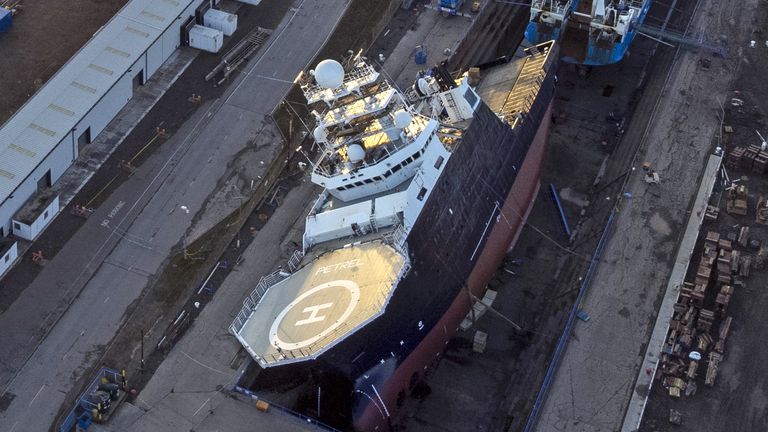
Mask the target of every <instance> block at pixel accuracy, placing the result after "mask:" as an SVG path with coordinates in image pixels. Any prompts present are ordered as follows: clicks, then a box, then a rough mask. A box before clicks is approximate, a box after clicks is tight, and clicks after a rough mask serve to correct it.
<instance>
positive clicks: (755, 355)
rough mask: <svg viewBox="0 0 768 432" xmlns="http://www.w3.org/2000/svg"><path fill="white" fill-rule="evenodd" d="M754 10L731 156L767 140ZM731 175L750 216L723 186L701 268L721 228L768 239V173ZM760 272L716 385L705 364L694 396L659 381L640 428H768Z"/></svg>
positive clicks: (737, 298) (766, 306) (737, 310)
mask: <svg viewBox="0 0 768 432" xmlns="http://www.w3.org/2000/svg"><path fill="white" fill-rule="evenodd" d="M753 7H754V6H753ZM752 11H753V13H752V14H751V17H750V19H748V20H747V21H746V22H747V25H746V29H747V30H751V31H752V33H751V35H750V36H751V38H749V39H756V40H757V44H756V45H757V46H756V48H754V49H751V48H748V44H749V40H746V38H745V39H742V40H741V44H740V47H739V48H741V49H740V50H738V51H737V52H738V53H739V54H740V55H739V57H738V58H739V63H740V65H739V67H738V68H736V71H737V73H736V74H735V77H734V78H735V79H734V81H733V82H732V83H731V84H730V86H729V88H728V90H730V92H728V93H726V94H725V95H724V97H723V98H722V101H723V103H724V107H725V113H726V115H725V120H724V123H723V124H724V125H726V126H731V127H732V128H733V132H732V133H723V141H722V144H723V146H724V148H725V149H726V151H730V149H732V148H734V147H737V146H739V147H746V146H748V145H750V144H753V145H759V144H760V138H759V137H758V135H757V134H756V133H755V130H757V131H760V132H761V133H763V136H765V133H764V132H763V131H765V130H766V127H767V126H768V89H766V87H765V85H764V81H763V77H762V74H761V73H760V72H759V71H761V70H764V68H766V67H768V47H766V46H765V41H764V40H761V39H759V38H758V35H759V33H754V30H755V29H759V28H761V27H762V23H764V22H765V20H766V17H768V8H767V7H766V5H765V4H764V3H759V4H758V5H757V6H756V8H754V9H752ZM702 73H706V72H702ZM734 97H735V98H738V99H741V100H743V101H744V105H743V106H742V107H734V106H732V105H731V104H730V101H731V98H734ZM727 171H728V175H729V177H730V178H731V179H741V184H746V185H747V186H748V188H749V198H748V214H747V215H746V216H740V215H730V214H728V213H727V212H726V211H725V197H724V196H723V197H722V198H720V197H721V191H722V187H721V188H719V189H716V192H715V193H714V194H713V195H712V198H711V200H710V203H711V204H712V205H719V206H720V208H721V211H720V216H719V218H718V220H717V221H715V222H705V223H704V225H703V226H702V228H701V232H700V239H699V244H698V246H697V248H696V249H695V250H694V252H693V263H694V264H696V263H698V257H699V256H700V253H701V252H700V250H701V237H702V236H704V235H706V233H707V231H717V232H719V233H720V234H721V236H727V235H729V234H732V233H733V232H734V231H735V228H734V227H735V226H737V225H738V226H749V227H750V239H755V240H758V241H762V242H766V241H768V230H767V229H766V227H765V226H763V225H760V224H756V223H755V205H756V203H757V199H758V198H759V197H760V196H763V195H766V194H768V179H767V178H766V176H765V174H758V173H754V172H752V171H751V170H743V169H727ZM736 249H738V250H740V251H741V252H742V253H743V254H745V255H752V256H753V257H754V256H755V250H753V249H751V248H743V247H740V246H738V245H737V247H736ZM694 268H695V265H694V266H692V268H691V269H689V273H690V271H693V269H694ZM752 268H753V270H752V272H751V274H750V276H749V277H747V278H742V280H743V282H744V289H742V290H739V291H737V292H735V293H734V295H733V296H732V299H731V303H730V306H729V308H728V315H730V316H732V317H733V325H732V326H731V333H730V336H729V337H728V339H727V342H726V348H725V359H724V361H723V362H722V363H721V364H720V372H719V374H718V377H717V380H716V381H715V385H714V386H713V387H707V386H705V385H704V376H705V371H706V367H707V363H706V362H702V364H701V365H700V367H699V373H698V377H697V379H696V383H697V384H698V390H697V392H696V394H695V395H693V396H690V397H681V398H679V399H677V398H672V397H670V396H669V394H668V391H667V390H666V389H665V388H664V387H663V386H662V385H661V384H660V382H659V379H658V377H657V379H656V380H655V381H654V384H653V387H652V390H651V393H650V396H649V400H648V405H647V408H646V411H645V414H644V417H643V422H642V424H641V427H640V431H643V432H655V431H672V430H679V431H700V430H718V431H719V430H733V431H758V430H766V429H768V414H767V413H768V379H767V378H766V377H768V368H766V365H765V362H763V361H761V359H764V358H765V356H766V355H768V352H766V345H765V344H764V343H763V341H764V340H765V332H766V325H765V323H766V318H768V316H767V315H766V310H768V294H766V292H765V290H764V289H762V288H761V287H764V286H766V284H767V283H768V272H766V270H765V268H760V266H753V267H752ZM689 276H690V275H689ZM687 280H690V279H687ZM709 291H711V292H710V293H709V294H710V295H714V294H716V293H715V291H717V290H716V289H715V288H711V289H710V290H709ZM713 301H714V299H713V298H708V299H707V302H713ZM710 304H711V303H710ZM670 409H674V410H677V411H679V412H680V413H681V414H682V425H680V426H677V425H673V424H671V423H669V413H670V411H669V410H670Z"/></svg>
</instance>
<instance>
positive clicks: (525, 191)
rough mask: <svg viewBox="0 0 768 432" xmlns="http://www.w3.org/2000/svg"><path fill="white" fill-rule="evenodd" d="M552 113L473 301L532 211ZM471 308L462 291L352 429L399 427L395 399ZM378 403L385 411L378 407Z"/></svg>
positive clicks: (494, 236) (492, 236) (432, 361)
mask: <svg viewBox="0 0 768 432" xmlns="http://www.w3.org/2000/svg"><path fill="white" fill-rule="evenodd" d="M551 111H552V104H551V102H550V104H549V107H548V108H547V111H546V113H545V115H544V117H543V118H542V121H541V124H540V125H539V128H538V130H537V132H536V135H535V137H534V140H533V142H532V143H531V146H530V148H529V150H528V153H527V155H526V158H525V161H524V162H523V165H522V167H521V169H520V172H519V173H518V175H517V178H516V180H515V182H514V184H513V185H512V188H511V189H510V191H509V194H508V195H507V197H506V199H505V201H504V206H503V208H502V211H501V215H500V216H498V217H497V218H496V222H495V223H494V224H493V226H492V228H491V229H490V233H489V234H488V238H487V242H486V244H485V247H484V248H483V250H482V252H481V253H480V255H479V258H478V260H477V263H476V264H475V266H474V268H473V269H472V271H471V273H470V275H469V278H468V280H467V286H468V287H469V290H470V291H471V293H472V294H473V295H474V296H475V297H478V298H482V297H483V295H484V294H485V290H486V287H487V285H488V283H489V282H490V280H491V278H492V277H493V275H494V274H495V272H496V271H497V270H498V268H499V266H500V265H501V263H502V262H503V260H504V257H505V256H506V253H507V252H508V251H509V250H510V249H512V248H513V247H514V245H515V243H516V242H517V240H518V238H519V236H520V233H521V232H522V229H523V226H525V221H526V219H527V218H528V215H529V214H530V211H531V209H532V208H533V204H534V202H535V200H536V195H537V194H538V190H539V186H540V182H539V179H540V173H541V164H542V160H543V158H544V151H545V147H546V140H547V136H548V132H549V128H550V124H551ZM470 307H471V304H470V301H469V298H468V296H467V295H466V293H465V291H464V290H462V291H461V292H460V294H459V295H457V296H456V298H455V299H454V300H453V302H452V304H451V306H450V307H449V308H448V310H447V311H446V313H445V314H444V315H443V317H442V318H441V319H440V320H439V321H438V323H437V325H435V326H433V327H432V329H431V330H430V331H429V333H427V335H426V336H425V337H424V339H423V340H422V341H421V342H420V343H419V345H418V346H417V347H416V348H415V349H414V350H413V351H412V352H411V354H410V355H409V356H408V357H407V358H406V359H405V360H404V361H403V362H402V363H400V365H399V366H398V368H397V369H396V370H395V371H394V373H393V374H392V376H391V378H390V379H389V380H387V382H386V384H384V385H383V386H382V388H380V389H378V392H379V396H380V400H379V401H376V402H373V401H372V402H371V403H369V404H368V406H367V407H366V409H365V411H364V412H363V415H362V416H360V417H358V418H357V419H355V422H354V428H355V430H358V431H387V430H389V428H390V425H391V424H394V423H397V421H398V419H399V418H398V413H397V412H396V407H397V398H398V394H399V393H401V392H406V393H407V392H408V390H409V384H410V383H411V381H412V377H413V376H414V374H417V375H418V376H420V377H421V376H423V375H424V372H425V371H427V370H429V369H430V368H432V367H434V366H436V365H437V361H438V360H439V359H440V357H441V355H442V353H443V350H444V349H445V346H446V344H447V343H448V341H449V340H450V339H451V338H452V337H453V336H454V334H455V333H456V331H457V329H458V327H459V324H460V323H461V321H462V320H463V319H464V318H465V317H466V316H467V313H469V310H470ZM382 403H383V405H384V406H383V407H382V406H380V405H381V404H382Z"/></svg>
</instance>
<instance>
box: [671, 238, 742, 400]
mask: <svg viewBox="0 0 768 432" xmlns="http://www.w3.org/2000/svg"><path fill="white" fill-rule="evenodd" d="M748 232H749V231H748V230H741V231H739V230H737V232H734V233H731V234H730V235H729V236H728V238H722V237H721V236H720V234H719V233H717V232H714V231H710V232H708V233H707V234H706V236H705V237H704V247H703V248H702V252H701V256H700V259H699V265H698V267H697V268H696V274H695V276H694V280H693V281H692V282H685V283H684V284H683V285H682V286H681V287H680V295H679V297H678V301H677V303H676V304H675V305H674V314H673V318H672V320H671V321H670V330H669V333H668V334H667V339H666V341H665V344H664V348H663V351H662V355H661V368H660V372H661V377H662V385H663V386H664V388H665V389H667V391H668V392H669V394H670V396H672V397H681V396H683V395H684V396H692V395H693V394H695V393H696V378H697V376H698V375H699V373H700V371H701V370H702V369H705V372H702V373H704V374H705V377H704V382H705V384H706V385H708V386H712V385H714V383H715V380H716V378H717V374H718V370H719V368H720V364H721V362H722V361H723V359H724V358H725V356H724V351H725V341H726V338H727V337H728V333H729V331H730V327H731V323H732V321H733V318H732V317H730V316H727V312H728V306H729V304H730V302H731V298H732V296H733V293H734V291H735V288H736V287H740V286H742V285H743V282H742V281H741V280H740V279H738V276H735V275H742V277H743V275H744V274H745V270H744V268H745V266H746V267H747V268H748V267H749V262H750V260H751V259H752V257H751V256H745V254H744V253H743V252H742V251H738V250H734V249H733V246H734V244H736V241H737V240H738V242H739V243H738V244H741V245H744V244H747V239H746V238H747V236H748ZM745 259H746V263H745ZM746 274H748V270H747V271H746ZM711 285H713V286H714V288H713V289H717V291H716V293H712V294H710V295H709V296H708V295H707V292H708V289H709V287H710V286H711ZM710 292H711V291H710ZM710 305H711V306H710ZM718 325H719V331H717V329H718Z"/></svg>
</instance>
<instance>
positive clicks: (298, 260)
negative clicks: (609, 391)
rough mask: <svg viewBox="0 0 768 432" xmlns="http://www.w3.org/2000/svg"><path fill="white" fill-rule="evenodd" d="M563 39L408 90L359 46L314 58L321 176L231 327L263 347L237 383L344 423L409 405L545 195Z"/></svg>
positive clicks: (370, 419) (375, 418)
mask: <svg viewBox="0 0 768 432" xmlns="http://www.w3.org/2000/svg"><path fill="white" fill-rule="evenodd" d="M555 51H556V45H555V43H554V42H547V43H545V44H541V45H538V46H535V47H532V48H529V49H528V50H526V52H525V55H524V56H522V57H520V58H516V59H514V60H512V61H510V62H506V63H503V64H495V65H494V66H493V67H489V68H487V69H483V70H482V72H481V75H482V79H481V80H480V82H479V84H478V83H472V84H473V85H470V78H469V76H468V75H467V74H464V75H463V76H462V77H461V78H460V79H459V80H455V79H454V78H453V77H451V76H450V74H448V72H447V71H446V70H445V69H444V68H442V67H435V68H433V69H432V70H431V71H430V72H428V73H426V74H425V75H424V76H423V77H421V78H419V79H418V80H417V82H416V84H414V86H413V87H411V88H410V89H408V91H406V92H401V91H399V90H398V89H397V88H395V87H394V86H393V85H392V84H390V83H389V82H388V81H387V80H384V79H383V78H382V77H381V76H380V74H379V72H377V71H376V70H374V68H372V67H371V66H370V65H369V64H368V63H367V62H366V61H365V59H364V58H362V57H359V56H357V57H354V58H351V59H349V60H348V61H347V62H346V67H345V66H342V65H341V64H340V63H338V62H336V61H332V60H325V61H323V62H320V64H318V65H317V67H316V68H315V70H314V71H311V72H310V73H307V74H304V77H303V78H301V82H302V89H303V91H304V95H305V97H306V99H307V103H308V104H309V105H310V107H311V108H312V109H313V114H314V116H315V119H316V122H317V127H316V128H315V130H314V133H313V135H314V139H315V141H316V143H317V144H318V145H319V146H320V149H321V151H320V156H319V157H318V159H317V161H316V162H315V163H314V164H313V170H312V181H313V182H314V183H316V184H318V185H320V186H322V187H323V192H322V193H321V194H320V196H319V198H318V199H317V202H316V203H315V205H314V206H313V207H312V210H311V211H310V214H309V215H308V216H307V218H306V227H305V232H304V236H303V250H302V251H298V252H297V253H295V254H294V255H293V257H292V258H291V260H290V261H289V263H288V266H287V269H284V270H281V271H279V272H275V273H274V274H272V275H269V276H266V277H264V278H262V280H261V282H260V283H259V284H258V286H257V287H256V288H255V289H254V290H253V292H252V293H251V295H250V296H249V297H248V298H246V300H245V302H244V303H245V304H244V306H243V309H242V310H241V312H240V313H239V314H238V316H237V317H236V319H235V320H234V322H233V323H232V325H231V327H230V331H231V332H232V333H233V334H234V335H235V336H236V337H237V339H238V340H239V341H240V343H241V344H242V345H243V347H245V349H246V350H247V351H248V353H249V354H250V356H251V357H252V358H253V359H254V362H253V365H252V366H251V367H249V368H248V370H247V371H246V373H245V374H244V376H243V378H242V379H241V381H240V386H243V387H246V388H248V389H249V390H250V391H252V392H254V393H255V394H257V395H259V396H260V397H263V398H265V399H267V400H270V401H273V402H275V403H278V404H280V405H283V406H288V407H289V408H291V409H294V410H296V411H299V412H301V413H302V414H304V415H307V416H311V417H315V418H318V417H319V419H320V421H322V422H325V423H328V424H330V425H332V426H334V427H337V428H339V429H355V430H365V431H368V430H388V428H389V426H390V425H391V424H393V423H395V422H396V421H397V416H398V408H399V407H400V406H401V405H402V404H403V402H404V400H405V397H406V396H407V395H408V394H409V393H412V392H413V391H414V390H415V389H416V390H418V389H419V388H420V386H421V387H422V388H423V385H421V384H420V383H421V382H422V380H423V378H424V374H425V372H426V371H428V370H429V369H430V368H431V367H434V366H435V365H436V363H437V361H438V360H439V359H440V356H441V355H442V352H443V349H444V347H445V345H446V343H447V342H448V340H449V339H450V338H451V337H452V336H453V334H454V333H455V332H456V330H457V328H458V327H459V324H460V323H461V321H462V319H463V318H464V317H465V316H466V314H467V312H468V311H469V309H470V306H471V304H470V298H471V296H473V295H474V296H476V297H478V298H482V296H483V293H484V291H485V287H486V285H487V283H488V281H489V280H490V278H491V277H492V275H493V273H494V272H495V271H496V269H497V268H498V266H499V265H500V264H501V262H502V260H503V258H504V256H505V254H506V253H507V251H508V250H509V248H510V247H512V246H513V245H514V243H515V241H516V239H517V236H518V235H519V232H520V230H521V229H522V226H523V224H524V222H525V219H526V217H527V215H528V212H529V211H530V208H531V207H532V205H533V201H534V199H535V197H536V194H537V191H538V187H539V170H540V166H541V161H542V157H543V154H544V145H545V138H546V135H547V130H548V128H549V124H550V109H551V108H550V106H551V102H552V99H553V97H554V88H555V69H556V57H557V55H556V52H555ZM475 84H476V85H475Z"/></svg>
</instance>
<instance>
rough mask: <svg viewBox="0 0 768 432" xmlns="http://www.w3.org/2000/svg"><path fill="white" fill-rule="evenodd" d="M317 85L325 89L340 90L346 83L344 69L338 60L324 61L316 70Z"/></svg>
mask: <svg viewBox="0 0 768 432" xmlns="http://www.w3.org/2000/svg"><path fill="white" fill-rule="evenodd" d="M315 81H316V82H317V85H319V86H320V87H325V88H339V87H341V84H342V83H344V67H343V66H342V65H341V63H339V62H337V61H336V60H323V61H321V62H320V63H319V64H318V65H317V67H316V68H315Z"/></svg>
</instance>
